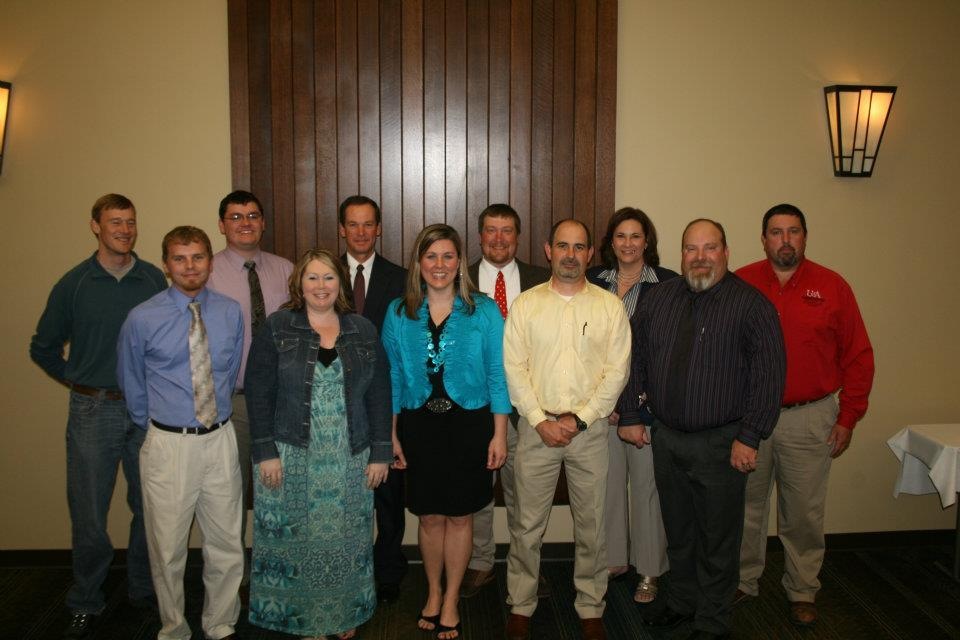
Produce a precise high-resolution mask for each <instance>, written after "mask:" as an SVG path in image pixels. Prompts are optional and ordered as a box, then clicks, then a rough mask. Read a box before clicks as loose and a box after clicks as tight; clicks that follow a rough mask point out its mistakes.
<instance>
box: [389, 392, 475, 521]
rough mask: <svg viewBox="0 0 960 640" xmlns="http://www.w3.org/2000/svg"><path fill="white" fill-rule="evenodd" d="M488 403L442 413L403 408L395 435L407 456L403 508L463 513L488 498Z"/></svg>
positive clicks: (427, 512) (424, 512)
mask: <svg viewBox="0 0 960 640" xmlns="http://www.w3.org/2000/svg"><path fill="white" fill-rule="evenodd" d="M493 431H494V430H493V414H492V413H490V407H489V406H486V407H482V408H480V409H464V408H462V407H460V406H459V405H457V404H456V403H454V404H453V407H452V408H451V409H450V410H449V411H447V412H446V413H433V412H432V411H430V410H429V409H427V408H426V407H420V408H419V409H403V410H402V411H401V412H400V416H399V417H398V423H397V436H398V437H399V438H400V444H401V445H402V446H403V454H404V456H405V457H406V459H407V471H406V473H405V475H406V477H407V508H408V509H410V512H411V513H413V514H415V515H418V516H422V515H433V514H436V515H444V516H465V515H469V514H472V513H476V512H477V511H479V510H480V509H482V508H483V507H485V506H487V505H488V504H489V503H490V501H491V500H493V472H492V471H490V470H489V469H487V448H488V447H489V446H490V439H491V438H493Z"/></svg>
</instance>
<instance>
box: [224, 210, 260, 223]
mask: <svg viewBox="0 0 960 640" xmlns="http://www.w3.org/2000/svg"><path fill="white" fill-rule="evenodd" d="M244 218H246V219H247V220H249V221H250V222H256V221H257V220H260V219H261V218H263V214H262V213H260V212H259V211H251V212H250V213H230V214H227V215H225V216H223V219H224V220H229V221H230V222H240V221H241V220H243V219H244Z"/></svg>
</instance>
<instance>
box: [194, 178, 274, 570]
mask: <svg viewBox="0 0 960 640" xmlns="http://www.w3.org/2000/svg"><path fill="white" fill-rule="evenodd" d="M219 224H220V233H222V234H223V235H224V237H225V238H226V240H227V247H226V248H225V249H224V250H223V251H220V252H218V253H217V254H215V255H214V256H213V264H214V269H213V272H212V273H211V274H210V280H209V282H208V285H209V287H210V288H211V289H214V290H215V291H218V292H219V293H222V294H223V295H225V296H228V297H230V298H233V299H234V300H236V301H237V302H239V303H240V309H241V310H242V311H243V355H242V356H241V358H240V375H239V376H238V377H237V386H236V389H235V392H234V395H233V417H232V418H231V422H233V428H234V430H235V431H236V434H237V455H238V457H239V460H240V477H241V479H242V483H243V508H244V518H243V523H242V526H243V528H242V531H241V536H242V539H244V540H246V534H247V518H246V507H247V504H249V497H250V471H251V463H250V420H249V419H248V418H247V403H246V402H245V401H244V396H243V375H244V371H245V370H246V367H247V355H248V354H249V352H250V343H251V341H252V340H253V335H254V334H255V333H256V332H257V330H258V329H259V328H260V327H261V325H263V323H264V321H265V320H266V319H267V316H269V315H270V314H271V313H273V312H274V311H276V310H277V309H279V308H280V305H282V304H283V303H284V302H286V301H287V300H288V299H289V297H290V293H289V289H288V286H287V280H288V279H289V277H290V273H291V272H292V271H293V263H292V262H290V261H289V260H287V259H286V258H281V257H280V256H277V255H274V254H272V253H267V252H266V251H263V250H261V249H260V241H261V239H262V238H263V231H264V229H266V226H267V225H266V220H264V217H263V206H262V205H261V204H260V200H258V199H257V196H255V195H253V194H252V193H250V192H249V191H234V192H233V193H230V194H228V195H227V196H226V197H225V198H224V199H223V200H221V201H220V223H219ZM249 578H250V575H249V561H245V569H244V583H246V582H247V581H248V580H249Z"/></svg>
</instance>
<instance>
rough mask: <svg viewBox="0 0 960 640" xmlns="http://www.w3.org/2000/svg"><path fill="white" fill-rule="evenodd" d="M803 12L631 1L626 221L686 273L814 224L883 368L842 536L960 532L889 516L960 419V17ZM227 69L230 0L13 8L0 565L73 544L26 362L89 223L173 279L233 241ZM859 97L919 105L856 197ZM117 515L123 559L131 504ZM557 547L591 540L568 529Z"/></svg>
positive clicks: (623, 122) (56, 397) (937, 11)
mask: <svg viewBox="0 0 960 640" xmlns="http://www.w3.org/2000/svg"><path fill="white" fill-rule="evenodd" d="M731 6H734V7H737V8H736V9H731ZM792 6H793V7H795V6H796V5H795V3H787V2H780V1H776V2H770V1H765V0H764V1H760V0H756V1H751V2H740V3H715V2H709V1H707V0H703V1H698V2H672V1H667V0H662V1H656V2H655V1H652V0H649V1H648V0H621V4H620V39H619V50H620V74H619V79H618V83H619V88H618V96H619V108H618V112H619V116H618V125H617V126H618V136H617V154H618V155H617V184H618V187H617V204H618V205H625V204H632V205H638V206H641V207H643V208H644V209H645V210H646V211H647V212H648V213H650V215H651V216H652V217H653V218H654V220H655V221H656V222H657V224H658V228H659V230H660V233H661V237H662V239H663V242H662V251H661V254H662V255H663V258H664V263H665V264H666V265H668V266H671V267H674V268H676V267H677V266H678V259H677V254H678V252H677V245H678V242H679V233H680V230H681V229H682V227H683V225H684V224H685V223H686V222H687V220H689V219H690V218H692V217H694V216H698V215H709V216H713V217H716V218H717V219H719V220H721V221H722V222H723V223H724V224H725V225H726V227H727V231H728V235H729V241H730V244H731V261H732V264H733V265H734V266H739V265H741V264H744V263H746V262H748V261H752V260H756V259H759V258H760V257H761V256H762V254H761V251H760V244H759V237H758V236H759V223H760V217H761V215H762V213H763V211H764V210H765V209H766V208H767V207H768V206H770V205H771V204H773V203H775V202H780V201H784V200H786V201H791V202H794V203H795V204H797V205H799V206H800V207H801V208H803V209H804V210H805V211H806V212H807V214H808V219H809V224H810V243H809V247H808V248H809V254H810V256H811V257H812V258H814V259H816V260H819V261H821V262H823V263H825V264H827V265H829V266H831V267H833V268H835V269H837V270H839V271H840V272H841V273H843V274H844V275H845V276H846V277H847V279H848V280H849V281H850V283H851V284H852V285H853V287H854V289H855V291H856V292H857V294H858V296H859V298H860V302H861V306H862V310H863V314H864V317H865V320H866V322H867V326H868V328H869V330H870V332H871V335H872V337H873V340H874V344H875V347H876V351H877V370H878V373H877V380H876V385H875V388H874V393H873V397H872V400H873V402H872V405H871V409H870V412H869V413H868V414H867V417H866V419H865V420H864V421H863V423H862V424H861V426H860V427H859V428H858V431H857V432H856V434H855V438H854V442H853V448H852V449H851V450H850V452H849V453H847V454H845V455H844V457H843V458H842V459H841V460H840V461H839V463H838V464H837V465H836V466H835V468H834V474H833V482H832V484H831V491H830V503H829V512H828V530H829V531H831V532H846V531H876V530H900V529H902V530H909V529H927V528H949V527H950V526H952V512H942V511H941V510H940V509H939V506H938V502H937V500H936V498H935V497H933V496H925V497H910V496H905V497H902V498H900V499H899V500H894V499H893V498H892V497H891V491H892V486H893V481H894V477H895V473H896V465H895V459H894V458H893V456H892V454H891V453H890V452H889V450H888V449H887V448H886V445H885V444H884V443H885V440H886V438H888V437H889V436H890V435H892V434H893V433H895V432H896V431H897V430H898V429H899V428H900V427H901V426H902V425H904V424H907V423H922V422H946V421H951V420H953V421H960V394H958V393H957V392H956V391H955V390H954V386H955V384H954V383H953V379H955V377H956V376H955V374H956V365H955V363H956V362H957V361H958V360H960V353H958V351H960V349H958V342H957V340H956V339H955V338H953V336H952V332H951V330H952V329H953V327H954V325H955V324H956V321H955V320H951V318H955V317H957V315H958V311H960V308H958V307H960V302H958V297H957V294H956V293H952V294H951V293H949V292H950V291H955V290H956V286H955V285H953V286H951V285H950V281H949V280H948V272H947V269H946V266H947V265H946V263H945V259H944V258H941V256H946V255H948V251H949V250H950V245H949V244H948V243H949V242H950V240H951V236H950V231H951V230H952V227H951V223H952V222H953V221H954V220H953V219H954V218H956V217H957V215H956V214H957V213H958V211H957V209H958V207H957V205H956V204H955V203H956V202H957V201H958V200H960V197H958V196H960V193H958V191H960V188H958V186H957V176H960V171H958V169H960V166H958V164H960V160H958V156H957V154H956V152H955V149H956V148H957V147H958V146H960V125H958V124H956V123H955V122H951V121H947V120H946V116H947V114H948V111H950V110H955V109H953V107H955V105H957V104H960V78H958V75H960V66H958V65H957V64H956V63H955V62H954V60H955V58H956V55H955V51H954V50H955V47H954V43H953V41H952V38H951V36H952V33H951V27H952V26H954V25H956V24H958V23H960V6H958V5H956V4H955V3H953V2H951V1H949V0H943V1H940V2H935V1H932V0H924V1H923V2H920V3H915V4H907V3H901V2H877V3H870V7H871V9H872V13H871V14H870V15H868V16H866V17H858V16H856V15H855V14H854V10H855V9H859V8H860V7H862V6H865V5H864V3H862V2H858V1H857V0H845V1H842V2H817V3H807V4H805V5H804V9H803V11H802V13H801V12H800V11H798V10H797V9H795V8H791V7H792ZM829 16H836V22H833V23H832V24H828V23H827V18H828V17H829ZM832 25H836V26H832ZM226 50H227V36H226V11H225V7H224V3H222V2H214V1H212V0H204V1H202V2H188V1H185V0H180V1H173V0H168V1H166V2H162V3H154V2H148V1H147V0H129V1H126V2H121V1H119V0H113V1H110V0H88V1H86V2H83V3H77V2H70V1H68V0H39V1H38V0H34V1H30V0H5V2H3V3H2V5H0V79H4V80H10V81H12V82H13V83H14V102H13V114H12V116H11V123H10V130H9V133H8V138H7V143H8V148H7V153H8V155H7V158H6V160H5V162H4V171H3V175H0V215H2V216H3V219H4V222H5V229H6V231H7V233H8V236H9V237H12V238H16V239H17V241H16V242H10V243H8V247H7V248H6V250H5V251H4V252H3V254H2V257H0V282H2V291H3V298H4V299H5V300H6V301H7V303H6V304H7V305H8V307H7V309H6V310H5V312H4V313H3V317H2V320H0V322H2V328H3V332H2V336H3V338H2V339H0V360H2V362H4V363H5V364H6V368H5V371H4V375H3V378H2V380H0V415H2V416H3V420H4V423H3V427H4V428H3V433H4V437H5V439H6V440H5V442H4V446H3V447H2V448H0V487H2V489H0V513H3V514H5V515H4V518H3V519H2V524H0V549H43V548H67V547H69V545H70V540H69V518H68V515H67V510H66V504H65V498H64V465H65V462H64V452H63V450H64V447H63V428H64V417H65V414H66V394H65V393H64V391H63V389H62V388H60V387H59V386H58V385H56V384H55V383H53V382H51V381H50V380H48V379H47V378H46V377H45V376H44V375H43V373H42V372H40V370H39V369H38V368H37V367H36V366H34V365H33V364H32V363H31V362H30V361H29V358H28V356H27V344H28V342H29V339H30V336H31V335H32V333H33V329H34V326H35V324H36V320H37V318H38V317H39V314H40V312H41V310H42V309H43V305H44V302H45V299H46V295H47V293H48V291H49V288H50V286H51V285H52V283H53V282H54V281H55V280H56V279H57V278H59V277H60V276H61V275H62V274H63V272H64V271H65V270H66V269H67V268H68V267H70V266H72V265H73V264H76V263H77V262H79V261H80V260H82V259H83V258H84V257H86V256H87V255H88V254H89V253H90V252H91V251H92V250H93V247H94V240H93V238H92V236H90V235H89V233H88V231H87V227H86V221H85V219H86V217H87V215H88V213H87V211H88V209H89V206H90V204H91V203H92V202H93V200H94V199H95V198H96V197H97V196H98V195H100V194H102V193H104V192H106V191H120V192H121V193H125V194H127V195H129V196H130V197H131V198H133V200H134V201H135V202H136V204H137V207H138V210H139V213H140V227H141V228H140V242H139V250H140V251H139V252H140V254H141V255H142V256H143V257H144V258H146V259H148V260H151V261H153V262H157V261H158V259H159V241H160V238H161V237H162V235H163V233H164V232H165V231H166V230H168V229H169V228H171V227H172V226H174V225H176V224H182V223H191V224H197V225H199V226H201V227H203V228H205V229H206V230H207V231H208V232H210V233H211V235H212V237H214V239H215V242H216V243H217V244H220V245H222V243H221V242H220V240H219V234H217V232H216V225H215V222H214V221H215V217H214V216H215V215H216V214H215V210H214V207H215V205H216V202H217V201H218V199H219V197H221V196H222V194H223V193H225V192H226V191H227V190H228V189H229V187H230V175H229V173H230V161H229V153H230V150H229V126H228V117H229V115H228V93H227V54H226ZM858 81H864V82H872V83H889V84H896V85H898V86H899V92H898V95H897V98H896V102H895V104H894V108H893V116H892V119H891V123H890V126H889V128H888V131H887V136H886V138H885V140H884V143H883V149H882V151H881V154H880V160H879V162H878V165H877V169H876V172H875V174H874V177H873V178H870V179H867V180H854V179H843V180H841V179H839V178H834V177H833V175H832V172H831V171H830V164H829V157H828V155H829V152H828V141H827V136H826V133H825V124H824V114H823V111H824V108H823V99H822V87H823V86H825V85H827V84H833V83H838V82H858ZM941 121H943V122H945V124H937V123H938V122H941ZM921 216H923V219H922V220H921ZM921 274H922V275H921ZM115 507H116V508H115V509H114V511H113V512H112V515H111V534H112V535H113V537H114V540H115V541H117V542H118V543H121V541H123V540H124V538H125V534H124V530H125V527H126V518H127V516H126V508H125V507H124V506H123V501H122V493H121V492H118V495H117V497H116V499H115ZM498 516H502V514H498ZM414 534H415V531H414V529H413V528H411V530H410V531H408V535H407V541H408V542H412V541H413V540H414V539H415V538H414ZM498 538H499V539H500V540H501V541H505V540H506V536H505V529H504V526H503V522H502V519H500V520H498ZM548 539H549V540H569V539H570V524H569V518H568V517H567V514H566V513H564V512H562V511H559V510H558V512H557V513H556V517H555V518H554V519H553V521H552V522H551V527H550V530H549V532H548ZM121 544H122V543H121Z"/></svg>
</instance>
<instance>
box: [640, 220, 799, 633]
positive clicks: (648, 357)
mask: <svg viewBox="0 0 960 640" xmlns="http://www.w3.org/2000/svg"><path fill="white" fill-rule="evenodd" d="M728 257H729V248H728V247H727V242H726V235H725V233H724V231H723V227H722V226H721V225H720V224H719V223H717V222H714V221H712V220H705V219H698V220H694V221H693V222H691V223H690V224H689V225H687V228H686V229H685V230H684V233H683V241H682V244H681V258H682V272H683V276H684V277H683V278H675V279H674V280H670V281H667V282H664V283H662V284H661V285H660V286H658V287H656V288H654V289H653V290H651V292H650V293H648V294H647V296H646V297H645V298H644V300H643V301H642V303H641V307H640V311H639V312H638V313H637V315H636V322H635V325H634V327H633V328H634V346H633V349H634V353H633V360H632V362H633V364H632V371H631V380H630V383H629V384H630V385H632V386H631V387H630V388H631V389H632V390H633V391H634V392H635V393H636V397H638V398H639V399H640V401H642V402H645V403H646V404H647V406H648V408H649V409H650V411H652V413H653V416H654V420H653V428H652V444H653V460H654V473H655V477H656V480H657V487H658V489H659V491H660V504H661V509H662V511H663V524H664V528H665V529H666V533H667V555H668V557H669V560H670V575H671V580H670V588H669V590H668V593H667V597H666V598H664V599H662V600H664V601H665V602H666V606H665V607H664V606H663V605H660V606H659V607H658V611H656V612H651V614H650V615H649V616H648V617H647V618H646V621H647V623H648V624H649V625H651V626H656V627H667V626H674V625H676V624H679V623H680V622H683V621H685V620H693V627H694V628H693V632H692V635H690V636H689V638H726V637H728V634H729V628H730V619H731V611H732V598H733V594H734V592H735V591H736V588H737V581H738V577H739V564H738V560H739V551H740V538H741V534H742V532H743V510H744V489H745V486H746V478H747V474H748V473H750V472H751V471H752V470H753V469H755V468H756V459H757V449H758V448H759V446H760V441H761V440H762V439H764V438H767V437H768V436H769V435H770V433H771V432H772V431H773V427H774V425H775V424H776V421H777V417H778V416H779V413H780V402H781V399H782V396H783V386H784V379H785V372H786V360H785V356H784V347H783V335H782V333H781V330H780V324H779V322H778V320H777V313H776V310H775V309H774V307H773V305H771V304H770V302H769V301H767V299H766V298H765V297H764V296H763V295H762V294H760V293H759V292H758V291H757V290H756V289H754V288H753V287H751V286H750V285H748V284H747V283H746V282H744V281H743V280H741V279H740V278H738V277H737V276H736V275H734V274H732V273H729V272H728V271H727V259H728Z"/></svg>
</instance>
